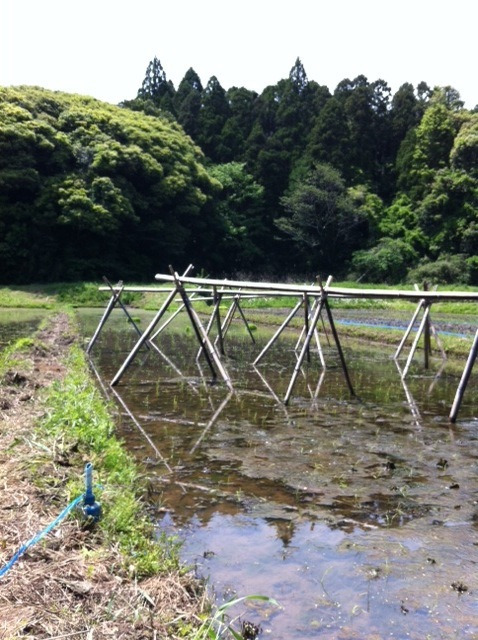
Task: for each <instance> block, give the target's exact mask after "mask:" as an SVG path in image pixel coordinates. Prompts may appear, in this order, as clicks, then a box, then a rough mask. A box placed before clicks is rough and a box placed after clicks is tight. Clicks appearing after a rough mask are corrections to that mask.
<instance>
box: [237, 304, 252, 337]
mask: <svg viewBox="0 0 478 640" xmlns="http://www.w3.org/2000/svg"><path fill="white" fill-rule="evenodd" d="M237 310H238V311H239V313H240V315H241V318H242V319H243V321H244V324H245V325H246V329H247V331H248V332H249V335H250V336H251V340H252V342H253V344H256V341H255V339H254V336H253V335H252V331H251V328H250V326H249V323H248V322H247V319H246V316H245V315H244V311H243V310H242V308H241V305H240V304H239V300H238V301H237Z"/></svg>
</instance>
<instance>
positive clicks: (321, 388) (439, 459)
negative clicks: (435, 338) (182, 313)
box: [83, 313, 478, 640]
mask: <svg viewBox="0 0 478 640" xmlns="http://www.w3.org/2000/svg"><path fill="white" fill-rule="evenodd" d="M83 320H84V327H85V335H91V333H92V331H93V329H94V326H95V324H96V322H97V321H98V313H96V314H93V315H92V316H90V317H86V316H83ZM146 322H147V318H144V319H143V325H144V326H146V324H145V323H146ZM265 339H266V338H265V337H261V338H260V339H259V340H258V342H259V343H260V344H257V345H252V343H251V342H250V341H249V339H248V337H247V336H245V335H244V332H243V330H238V331H237V332H236V334H235V336H231V337H229V336H228V340H227V345H226V346H227V353H228V357H227V358H226V359H225V364H226V366H227V368H228V371H229V373H230V375H231V378H232V379H233V382H234V387H235V389H236V393H235V394H233V395H231V394H228V392H227V389H226V388H225V386H224V385H223V384H222V383H218V384H215V385H211V384H210V377H209V375H208V371H207V365H206V363H205V361H204V360H201V361H200V363H201V369H199V368H198V366H197V365H196V363H195V354H196V351H197V347H196V344H195V342H194V339H193V336H192V335H191V332H190V331H188V330H187V329H186V328H185V327H176V329H174V328H172V329H168V331H167V332H165V333H164V334H161V336H160V338H159V339H158V340H157V344H158V345H159V347H160V349H161V350H162V352H163V354H164V356H161V355H159V354H158V353H156V352H151V353H148V352H147V351H146V350H144V351H142V352H140V354H139V355H138V357H137V358H136V360H135V361H134V363H133V365H132V366H131V368H130V369H129V370H128V371H127V373H126V374H125V376H124V377H123V379H122V381H121V383H120V384H119V385H118V386H117V387H116V390H117V392H118V393H119V394H120V395H121V398H122V400H123V402H124V403H125V405H126V406H127V407H128V408H129V409H130V410H131V411H132V412H133V414H134V416H135V417H136V419H137V420H138V422H139V423H140V425H141V428H142V429H143V430H144V433H145V434H146V435H147V436H148V437H149V438H150V441H149V442H148V441H147V440H146V439H145V436H144V434H142V433H141V432H140V431H139V430H138V428H137V427H135V426H134V424H133V423H132V421H131V420H130V418H129V417H128V416H127V415H126V413H125V412H124V411H123V419H122V421H121V425H120V428H121V433H122V435H123V437H124V438H125V439H126V441H127V443H128V446H129V447H130V448H131V450H132V451H134V452H135V454H136V455H137V457H138V459H139V460H141V461H142V462H143V463H145V465H146V467H147V470H148V472H149V474H150V476H151V479H152V483H151V486H152V489H151V502H152V504H153V505H154V504H161V505H162V507H161V511H160V512H159V513H158V528H159V529H160V530H165V531H167V532H168V533H175V534H176V535H178V536H179V537H180V539H181V540H182V541H183V547H182V554H183V558H184V560H185V561H186V562H187V563H189V564H190V565H192V566H194V567H195V568H196V570H197V572H198V573H199V574H200V575H202V576H205V577H207V578H208V581H209V585H210V588H211V591H212V592H213V593H214V594H215V595H216V598H217V600H218V601H219V602H223V601H225V600H228V599H230V598H231V597H233V596H236V595H238V596H242V595H246V594H252V593H260V594H264V595H268V596H271V597H273V598H275V599H276V600H277V601H278V602H279V604H280V606H279V607H278V608H277V607H274V606H272V605H268V604H263V603H262V604H261V605H260V606H258V605H254V606H252V605H251V606H245V607H242V609H239V610H237V612H236V613H237V614H238V615H240V616H241V619H243V620H244V619H247V620H250V621H252V622H254V623H255V624H258V625H260V626H261V628H262V636H261V637H271V638H274V639H275V640H280V639H283V640H301V639H305V638H329V639H332V638H334V639H335V638H339V639H352V638H354V639H355V638H357V639H366V638H368V639H370V640H371V639H375V640H376V639H379V638H415V639H417V640H418V639H420V640H422V639H424V638H433V639H438V638H443V639H445V638H446V639H447V640H448V639H450V638H478V602H477V595H478V573H477V562H478V482H477V481H478V420H477V419H476V418H475V416H477V415H478V394H477V392H476V389H474V386H475V385H474V382H475V381H474V380H473V379H472V381H471V384H470V387H469V389H468V391H467V394H466V397H465V402H464V404H463V405H462V409H461V412H460V419H459V421H458V423H457V424H456V425H454V426H450V424H449V422H448V418H447V416H448V412H449V409H450V405H451V402H452V399H453V395H454V393H455V390H456V386H457V383H458V380H457V378H456V377H454V376H452V375H451V374H449V373H448V374H447V370H446V368H445V370H444V371H443V372H442V373H441V375H440V377H436V376H435V374H436V373H437V371H438V369H439V364H440V363H439V362H438V361H436V360H433V361H432V363H431V365H432V368H431V370H430V371H428V372H425V371H424V370H423V368H422V366H421V364H420V363H419V362H418V361H417V363H416V364H414V366H413V368H412V370H411V373H410V375H409V377H408V379H407V386H405V385H403V384H402V382H401V379H400V376H399V374H398V371H397V367H396V365H395V363H394V362H393V360H391V358H390V356H391V353H392V352H393V349H391V348H390V347H384V348H383V349H379V350H376V349H371V348H368V347H364V346H363V345H362V346H358V345H354V344H351V343H347V342H344V348H345V355H346V359H347V362H348V363H349V367H350V374H351V378H352V380H353V384H354V387H355V390H356V393H357V396H358V398H355V399H354V398H351V397H350V395H349V393H348V391H347V387H346V385H345V381H344V378H343V374H342V372H341V370H340V366H339V362H338V359H337V355H336V352H335V350H334V349H333V348H332V347H329V346H327V343H326V342H325V343H324V351H325V359H326V362H327V369H326V371H325V374H323V375H322V374H321V370H320V367H319V365H318V359H317V355H316V354H314V353H312V362H311V364H310V365H308V366H307V367H306V368H305V369H304V371H303V374H301V375H300V376H299V378H298V381H297V385H296V388H295V390H294V394H293V400H292V402H291V404H290V406H288V407H285V406H284V405H283V404H282V403H280V402H277V397H279V398H282V397H283V396H284V394H285V391H286V389H287V385H288V382H289V378H290V374H291V370H292V367H293V366H294V363H295V357H294V354H293V346H294V343H295V339H293V337H292V336H286V335H284V336H283V337H281V340H280V343H279V344H278V345H277V347H275V348H274V349H273V350H271V352H270V353H269V354H268V355H267V356H266V358H265V359H264V361H263V363H261V365H260V366H259V367H258V369H254V368H253V367H252V366H251V365H250V362H252V361H253V359H254V357H255V355H257V353H258V352H259V350H260V348H261V346H262V345H263V344H264V343H265ZM134 342H135V336H134V334H133V332H132V330H131V327H130V326H128V324H127V323H125V322H124V320H123V317H122V316H121V314H119V315H117V316H115V318H113V319H112V321H111V322H109V323H108V324H107V327H106V329H105V332H104V333H103V334H102V336H101V337H100V340H99V341H98V343H97V345H96V346H95V348H94V351H93V359H94V362H95V364H96V365H97V367H98V368H99V371H100V372H101V375H102V376H103V378H104V379H105V380H110V379H111V378H112V377H113V375H114V373H115V372H116V371H117V369H118V367H119V366H120V364H121V363H122V362H123V360H124V358H125V357H126V355H127V353H128V351H129V349H130V348H131V346H132V345H133V344H134ZM168 359H169V362H168ZM162 458H164V459H166V460H167V463H168V465H169V466H170V468H171V472H168V471H167V469H166V467H165V464H164V461H163V460H162Z"/></svg>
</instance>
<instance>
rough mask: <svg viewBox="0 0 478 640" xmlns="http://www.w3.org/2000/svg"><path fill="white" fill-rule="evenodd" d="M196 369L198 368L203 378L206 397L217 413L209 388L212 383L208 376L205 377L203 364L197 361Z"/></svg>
mask: <svg viewBox="0 0 478 640" xmlns="http://www.w3.org/2000/svg"><path fill="white" fill-rule="evenodd" d="M196 367H197V368H198V371H199V376H200V377H201V381H202V384H203V387H204V390H205V392H206V396H207V399H208V402H209V406H210V407H211V410H212V411H215V409H214V404H213V401H212V398H211V394H210V393H209V387H210V381H209V380H208V379H207V378H206V376H205V375H204V371H203V369H202V366H201V363H200V362H199V360H196Z"/></svg>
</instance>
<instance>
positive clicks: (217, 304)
mask: <svg viewBox="0 0 478 640" xmlns="http://www.w3.org/2000/svg"><path fill="white" fill-rule="evenodd" d="M218 308H219V300H218V299H216V301H215V303H214V308H213V310H212V313H211V315H210V317H209V320H208V322H207V325H206V334H207V335H209V332H210V331H211V327H212V325H213V323H214V320H215V319H216V311H217V309H218ZM203 349H204V346H203V344H201V346H200V347H199V350H198V352H197V354H196V360H199V358H200V357H201V354H202V352H203Z"/></svg>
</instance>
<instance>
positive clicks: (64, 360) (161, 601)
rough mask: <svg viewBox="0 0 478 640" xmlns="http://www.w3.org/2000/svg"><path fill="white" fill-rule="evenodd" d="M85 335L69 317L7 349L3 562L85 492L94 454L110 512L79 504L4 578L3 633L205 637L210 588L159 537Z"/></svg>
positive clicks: (3, 364)
mask: <svg viewBox="0 0 478 640" xmlns="http://www.w3.org/2000/svg"><path fill="white" fill-rule="evenodd" d="M77 338H78V334H77V329H76V327H75V324H74V320H72V318H71V316H70V317H69V316H68V315H67V314H65V313H58V312H57V313H54V314H52V315H51V316H50V317H49V318H47V319H46V320H45V321H44V325H43V327H42V328H41V329H40V330H39V332H37V334H35V335H34V336H31V337H24V338H22V339H20V340H18V341H16V342H15V343H14V344H12V345H10V346H9V347H8V348H7V349H5V350H4V351H3V353H2V354H1V356H0V405H1V409H2V411H1V415H0V422H1V423H3V427H2V428H1V429H0V440H1V450H2V452H3V453H2V456H1V457H0V470H1V472H2V477H3V478H4V486H3V487H2V488H1V489H0V493H1V500H2V505H3V509H4V510H3V511H2V512H1V514H0V522H1V524H2V531H3V538H2V550H1V552H0V567H3V566H4V565H5V564H6V562H7V561H8V560H9V558H10V557H12V556H13V554H14V552H15V551H16V550H17V549H18V548H19V546H20V543H21V542H23V543H24V542H26V540H27V539H30V538H31V537H32V536H33V534H36V533H38V532H39V531H41V530H42V529H43V528H44V526H45V525H46V524H47V523H50V522H52V521H53V520H54V518H55V517H56V516H57V515H58V513H60V512H61V511H62V509H63V508H64V507H65V506H66V505H67V504H68V503H69V502H70V501H71V500H72V499H73V498H75V497H77V496H79V495H81V494H82V492H83V491H84V482H83V470H84V465H85V462H86V461H90V462H92V464H93V466H94V470H95V482H99V483H101V485H102V489H95V493H96V494H97V497H99V499H100V501H101V503H102V507H103V515H102V518H101V521H100V522H99V523H98V524H97V525H95V526H93V527H92V526H91V525H88V522H86V521H85V520H84V518H83V517H82V515H81V514H80V513H79V512H78V511H75V512H74V516H75V517H74V518H73V519H69V520H68V521H65V522H64V523H63V524H61V526H60V527H58V530H57V531H56V532H55V533H54V534H50V535H49V536H48V537H47V538H45V540H44V541H43V542H42V543H39V544H37V545H36V546H34V547H32V548H31V549H29V550H28V552H27V553H26V554H25V556H24V557H23V558H22V559H21V560H20V561H19V562H18V563H17V564H15V565H14V566H13V567H12V569H11V570H10V572H9V573H8V574H6V575H5V576H4V577H3V578H2V579H0V594H1V605H0V621H1V622H0V631H1V632H2V633H3V635H2V634H0V635H2V637H5V638H14V637H20V636H21V637H24V636H25V635H26V636H27V637H53V636H55V637H56V635H57V634H67V635H68V636H69V635H70V634H73V635H76V634H77V633H80V632H83V633H85V634H86V633H88V632H89V633H91V634H93V631H94V632H95V637H96V634H99V636H98V637H100V636H101V637H105V638H106V637H119V636H121V637H123V638H136V637H153V636H154V635H155V634H158V633H159V634H161V637H168V638H177V637H181V638H183V637H188V638H194V639H199V638H202V637H204V636H203V635H201V631H200V629H201V625H202V626H203V628H204V624H205V623H204V624H203V621H202V616H201V615H200V614H201V611H202V607H203V605H204V600H203V595H202V589H200V588H198V584H197V582H196V581H195V580H194V579H193V578H192V577H191V576H187V575H186V574H185V573H184V571H183V570H181V568H180V565H179V559H178V552H177V544H176V542H175V541H174V540H173V539H171V538H166V537H164V536H163V537H160V538H159V539H158V538H157V536H156V535H155V531H154V527H153V524H152V522H151V520H150V518H149V517H148V516H147V513H146V510H145V507H144V504H143V502H142V497H141V496H142V494H143V491H144V489H145V483H144V480H142V479H141V474H140V470H139V469H138V467H137V465H136V464H135V463H134V461H133V459H132V457H131V456H130V455H129V454H128V453H127V452H126V450H125V449H124V448H123V446H122V444H121V442H120V441H119V440H118V439H117V438H116V436H115V433H114V422H113V419H112V417H111V413H110V408H109V407H108V406H107V404H106V403H105V401H104V400H103V398H102V396H101V394H100V393H99V391H98V389H97V388H96V386H95V384H94V383H93V381H92V379H91V377H90V374H89V370H88V367H87V364H86V361H85V357H84V354H83V352H82V351H81V349H80V348H79V347H78V346H77V344H76V342H77ZM58 536H60V537H58ZM58 542H60V547H58ZM153 613H154V616H153ZM18 634H20V635H18ZM22 634H23V635H22ZM144 634H146V635H144ZM61 637H66V635H65V636H64V635H61ZM88 637H89V636H88ZM91 637H93V636H91Z"/></svg>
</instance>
